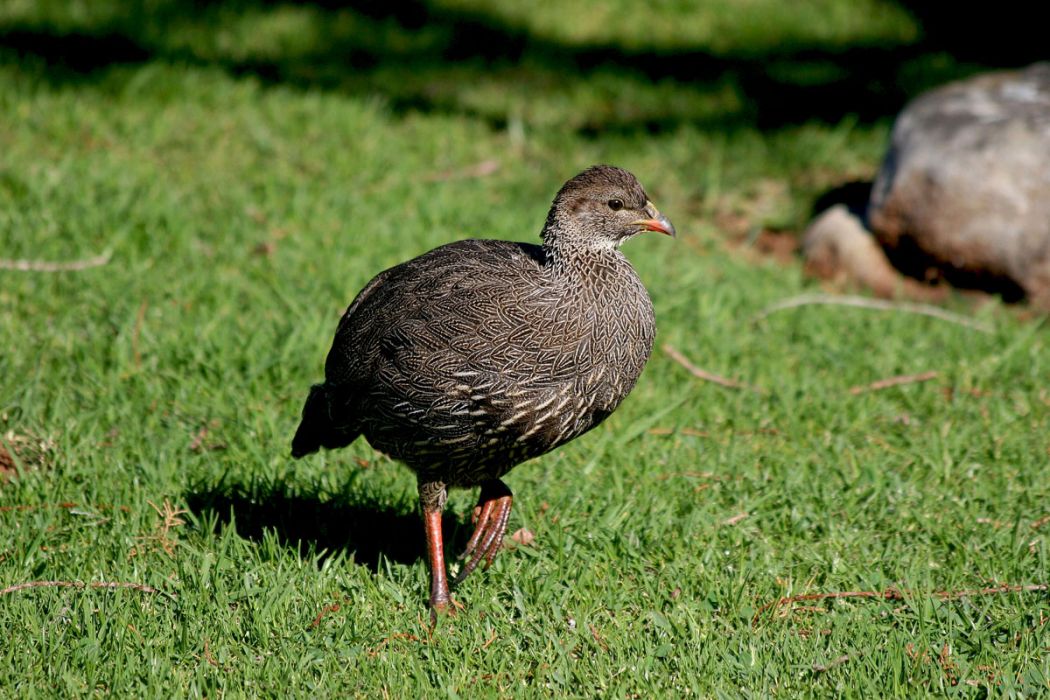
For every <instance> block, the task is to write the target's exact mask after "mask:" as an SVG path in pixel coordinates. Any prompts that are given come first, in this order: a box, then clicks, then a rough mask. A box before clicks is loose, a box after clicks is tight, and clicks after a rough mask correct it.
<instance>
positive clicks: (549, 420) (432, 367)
mask: <svg viewBox="0 0 1050 700" xmlns="http://www.w3.org/2000/svg"><path fill="white" fill-rule="evenodd" d="M643 231H659V232H660V233H665V234H668V235H671V236H674V234H675V230H674V226H672V225H671V222H670V221H668V220H667V218H666V217H664V216H663V215H661V214H660V212H659V211H657V210H656V207H654V206H653V204H652V202H650V201H649V198H648V197H647V196H646V194H645V191H644V190H643V189H642V186H641V185H640V184H639V183H638V180H636V179H635V177H634V176H633V175H632V174H631V173H629V172H627V171H626V170H621V169H619V168H614V167H611V166H606V165H599V166H595V167H592V168H589V169H587V170H585V171H583V172H582V173H580V174H579V175H577V176H576V177H574V178H572V179H571V180H569V181H568V182H566V183H565V185H564V186H563V187H562V188H561V190H560V191H559V192H558V194H557V196H556V197H555V198H554V203H553V204H552V205H551V209H550V213H549V214H548V215H547V223H546V224H545V225H544V227H543V231H542V234H541V237H542V239H543V244H542V245H531V244H528V243H510V242H505V241H491V240H466V241H459V242H457V243H450V244H448V245H444V246H441V247H440V248H436V249H434V250H432V251H430V252H429V253H425V254H424V255H421V256H419V257H418V258H415V259H413V260H409V261H408V262H405V263H402V264H401V265H398V266H396V267H393V268H390V269H389V270H387V271H385V272H381V273H380V274H379V275H377V276H376V277H375V279H373V280H372V281H371V282H369V283H368V285H367V286H365V288H364V289H363V290H361V292H360V293H359V294H358V295H357V298H356V299H354V301H353V303H352V304H351V305H350V308H348V309H347V310H346V313H345V314H344V315H343V318H342V320H341V321H340V322H339V327H338V330H337V331H336V334H335V341H334V342H333V344H332V349H331V351H330V352H329V353H328V360H327V362H326V363H325V382H324V383H323V384H316V385H314V386H313V387H311V388H310V394H309V396H308V397H307V399H306V405H305V406H304V407H303V417H302V422H301V423H300V425H299V429H298V431H296V434H295V438H294V439H293V440H292V456H294V457H296V458H298V457H302V456H303V455H307V454H310V453H311V452H315V451H317V450H318V448H321V447H325V448H329V449H332V448H336V447H343V446H345V445H349V444H350V443H351V442H353V441H354V440H355V439H357V437H358V436H359V435H364V436H365V438H367V440H368V442H369V443H370V444H371V445H372V446H373V447H375V448H376V449H377V450H380V451H382V452H385V453H386V454H388V455H390V456H391V457H393V458H394V459H397V460H399V461H401V462H403V463H404V464H406V465H407V466H408V467H409V468H411V469H412V470H413V471H415V473H416V475H417V477H418V480H419V503H420V507H421V509H422V513H423V524H424V527H425V530H426V543H427V555H428V559H429V564H430V605H431V607H432V609H433V610H435V611H441V610H443V609H445V608H447V606H448V605H449V603H450V598H449V587H448V581H447V579H446V574H445V555H444V545H443V541H442V534H441V512H442V509H443V508H444V506H445V498H446V490H447V489H448V488H452V487H471V486H479V485H480V486H481V495H480V498H479V499H478V505H477V507H476V508H475V509H474V520H475V530H474V533H473V535H472V536H471V538H470V540H469V541H468V542H467V545H466V551H465V552H464V553H463V555H462V557H461V558H464V559H466V560H467V561H466V563H465V565H464V566H463V568H462V570H461V571H460V572H459V575H458V577H457V579H456V581H455V582H454V583H458V582H459V581H460V580H462V579H463V578H465V577H466V576H467V575H468V574H470V572H472V571H473V570H474V569H475V568H476V567H477V565H478V563H479V562H480V561H481V560H482V559H484V560H485V561H486V566H487V565H488V564H491V563H492V560H493V557H495V555H496V552H497V550H498V549H499V547H500V546H501V544H502V540H503V534H504V532H505V531H506V528H507V520H508V518H509V516H510V507H511V492H510V489H508V488H507V486H506V484H504V483H503V482H502V481H500V477H501V476H503V475H504V474H506V473H507V472H508V471H510V469H511V468H512V467H514V466H515V465H516V464H519V463H520V462H523V461H525V460H527V459H532V458H533V457H537V456H539V455H542V454H544V453H545V452H549V451H550V450H553V449H554V448H556V447H558V446H559V445H563V444H565V443H566V442H568V441H569V440H572V439H574V438H577V437H579V436H580V435H582V434H584V433H585V432H587V431H588V430H590V429H591V428H593V427H595V426H596V425H598V424H599V423H601V422H602V420H604V419H605V418H606V417H607V416H608V415H609V414H610V413H612V412H613V411H614V410H615V409H616V407H617V406H618V405H619V404H620V402H621V401H623V399H624V398H625V397H626V396H627V394H628V393H629V392H630V391H631V389H632V388H633V387H634V383H635V381H636V380H637V379H638V375H639V374H641V372H642V367H643V366H644V365H645V362H646V360H647V359H648V358H649V353H650V352H651V351H652V347H653V334H654V331H655V326H654V323H653V307H652V303H651V302H650V301H649V295H648V294H647V293H646V291H645V287H643V286H642V283H641V280H639V279H638V275H637V274H636V273H635V271H634V268H632V267H631V264H630V263H629V262H628V261H627V258H625V257H624V256H623V254H622V253H621V252H620V250H619V248H620V244H622V243H623V242H624V241H626V240H627V239H628V238H631V237H632V236H635V235H636V234H639V233H642V232H643Z"/></svg>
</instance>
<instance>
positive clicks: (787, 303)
mask: <svg viewBox="0 0 1050 700" xmlns="http://www.w3.org/2000/svg"><path fill="white" fill-rule="evenodd" d="M800 306H850V307H853V308H857V309H871V310H874V311H899V312H902V313H909V314H920V315H922V316H929V317H931V318H936V319H940V320H941V321H947V322H948V323H956V324H958V325H960V326H966V327H967V328H972V329H974V330H975V331H980V332H981V333H991V332H992V328H991V326H989V325H987V324H985V323H981V322H980V321H974V320H973V319H971V318H967V317H966V316H962V315H960V314H953V313H952V312H950V311H945V310H944V309H941V308H939V307H936V306H931V305H929V304H916V303H913V302H906V301H887V300H885V299H869V298H868V297H858V296H849V295H844V296H835V295H831V294H800V295H799V296H797V297H791V298H790V299H785V300H783V301H779V302H777V303H776V304H773V305H772V306H768V307H766V308H765V309H763V310H762V311H761V312H760V313H759V314H758V315H757V316H755V318H754V320H756V321H761V320H762V319H764V318H765V317H767V316H769V315H771V314H774V313H776V312H777V311H784V310H786V309H795V308H798V307H800Z"/></svg>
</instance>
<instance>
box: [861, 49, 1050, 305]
mask: <svg viewBox="0 0 1050 700" xmlns="http://www.w3.org/2000/svg"><path fill="white" fill-rule="evenodd" d="M867 223H868V227H869V228H870V230H871V231H872V232H873V233H874V235H875V237H876V238H877V239H878V241H879V242H880V243H881V244H882V245H883V246H884V247H885V249H886V250H887V252H888V253H889V254H890V257H891V259H894V260H895V262H898V263H899V261H900V260H901V259H908V258H911V259H912V262H913V264H916V265H918V266H919V269H921V268H922V267H923V266H926V265H929V264H932V265H934V266H936V267H937V268H938V269H940V270H942V271H943V272H944V275H945V277H946V278H947V279H948V280H949V281H952V282H954V283H957V284H958V283H960V282H961V283H962V284H964V285H966V286H978V287H985V288H988V287H999V288H1000V290H1001V289H1002V287H1003V285H1002V284H1001V283H1002V282H1004V281H1005V282H1006V286H1010V285H1016V286H1017V287H1018V288H1020V290H1023V292H1024V293H1025V294H1027V295H1028V297H1029V298H1030V299H1031V300H1032V302H1033V304H1035V305H1037V306H1039V307H1040V308H1042V309H1046V310H1050V63H1037V64H1034V65H1032V66H1029V67H1028V68H1026V69H1024V70H1022V71H1011V72H998V73H989V74H984V75H980V76H977V77H975V78H970V79H968V80H965V81H961V82H957V83H951V84H949V85H946V86H943V87H940V88H937V89H935V90H932V91H930V92H928V93H926V94H924V95H921V96H919V97H918V98H916V99H915V100H914V101H912V102H911V103H910V104H909V105H908V106H907V107H905V109H904V111H903V112H901V114H900V116H899V117H898V119H897V122H896V124H895V125H894V128H893V137H892V144H891V147H890V150H889V153H887V155H886V158H885V160H884V161H883V164H882V167H881V169H880V171H879V174H878V177H877V178H876V180H875V184H874V186H873V188H872V195H871V201H870V202H869V205H868V210H867ZM916 258H917V259H919V260H918V261H915V259H916ZM922 258H925V259H924V260H923V259H922Z"/></svg>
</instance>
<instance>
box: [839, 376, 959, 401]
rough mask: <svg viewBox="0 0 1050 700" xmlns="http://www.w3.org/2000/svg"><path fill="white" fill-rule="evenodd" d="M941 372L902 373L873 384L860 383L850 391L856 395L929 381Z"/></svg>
mask: <svg viewBox="0 0 1050 700" xmlns="http://www.w3.org/2000/svg"><path fill="white" fill-rule="evenodd" d="M940 374H941V373H940V372H936V371H932V372H921V373H920V374H900V375H897V376H895V377H887V378H886V379H880V380H878V381H877V382H872V383H871V384H858V385H857V386H851V387H850V388H849V393H851V394H853V395H854V396H856V395H857V394H863V393H865V392H867V391H880V390H882V389H889V388H890V387H895V386H900V385H901V384H915V383H917V382H928V381H930V380H931V379H936V378H937V377H939V376H940Z"/></svg>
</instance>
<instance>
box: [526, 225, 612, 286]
mask: <svg viewBox="0 0 1050 700" xmlns="http://www.w3.org/2000/svg"><path fill="white" fill-rule="evenodd" d="M540 236H541V238H543V252H544V255H545V257H546V267H547V269H548V270H550V271H551V272H552V273H553V274H555V275H560V274H573V273H574V272H583V273H586V272H587V271H588V270H594V269H595V268H607V267H615V266H618V265H619V264H621V263H622V262H624V261H625V260H626V258H624V255H623V253H621V252H620V248H619V246H618V245H616V244H615V243H614V242H612V241H609V242H605V241H601V240H597V241H596V240H595V239H593V238H590V237H584V236H582V235H579V234H578V232H576V231H573V230H570V229H565V228H563V227H560V226H559V225H558V224H557V222H548V224H547V226H545V227H544V229H543V233H541V234H540Z"/></svg>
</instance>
